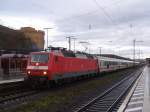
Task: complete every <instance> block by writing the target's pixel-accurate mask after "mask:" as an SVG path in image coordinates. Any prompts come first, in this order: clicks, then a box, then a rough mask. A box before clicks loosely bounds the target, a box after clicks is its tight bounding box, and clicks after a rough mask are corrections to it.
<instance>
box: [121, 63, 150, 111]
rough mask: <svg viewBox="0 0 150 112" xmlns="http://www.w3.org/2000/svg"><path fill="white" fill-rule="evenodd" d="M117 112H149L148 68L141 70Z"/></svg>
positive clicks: (149, 80) (149, 79)
mask: <svg viewBox="0 0 150 112" xmlns="http://www.w3.org/2000/svg"><path fill="white" fill-rule="evenodd" d="M118 112H150V67H148V66H146V67H145V68H144V69H143V72H142V74H141V76H140V77H139V78H138V80H137V81H136V82H135V84H134V86H133V87H132V89H131V91H130V92H129V94H128V95H127V97H126V98H125V100H124V102H123V104H122V105H121V106H120V108H119V110H118Z"/></svg>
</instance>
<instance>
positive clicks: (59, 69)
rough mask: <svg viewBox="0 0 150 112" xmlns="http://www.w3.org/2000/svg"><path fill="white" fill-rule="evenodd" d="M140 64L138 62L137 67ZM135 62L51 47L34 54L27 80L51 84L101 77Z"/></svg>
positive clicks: (32, 54)
mask: <svg viewBox="0 0 150 112" xmlns="http://www.w3.org/2000/svg"><path fill="white" fill-rule="evenodd" d="M137 64H138V62H136V65H137ZM133 65H134V64H133V61H131V60H125V59H117V58H108V57H103V56H97V55H91V54H87V53H83V52H76V53H74V52H73V51H69V50H66V49H65V48H60V47H51V48H49V49H48V50H46V51H41V52H32V53H31V54H30V56H29V59H28V64H27V77H26V80H28V81H30V82H31V81H34V82H38V83H39V82H50V81H55V82H58V81H59V80H64V79H69V78H76V77H84V76H92V75H99V74H101V73H102V72H111V71H115V70H119V69H124V68H128V67H132V66H133Z"/></svg>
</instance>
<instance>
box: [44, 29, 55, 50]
mask: <svg viewBox="0 0 150 112" xmlns="http://www.w3.org/2000/svg"><path fill="white" fill-rule="evenodd" d="M44 29H45V30H46V31H47V48H48V30H49V29H53V28H44Z"/></svg>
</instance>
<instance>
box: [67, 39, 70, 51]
mask: <svg viewBox="0 0 150 112" xmlns="http://www.w3.org/2000/svg"><path fill="white" fill-rule="evenodd" d="M66 38H68V44H69V51H70V50H71V37H66Z"/></svg>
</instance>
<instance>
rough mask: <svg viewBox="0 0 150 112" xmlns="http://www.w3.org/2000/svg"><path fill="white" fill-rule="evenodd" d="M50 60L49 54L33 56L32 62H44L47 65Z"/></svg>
mask: <svg viewBox="0 0 150 112" xmlns="http://www.w3.org/2000/svg"><path fill="white" fill-rule="evenodd" d="M48 60H49V56H48V54H32V55H31V62H42V63H47V62H48Z"/></svg>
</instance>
